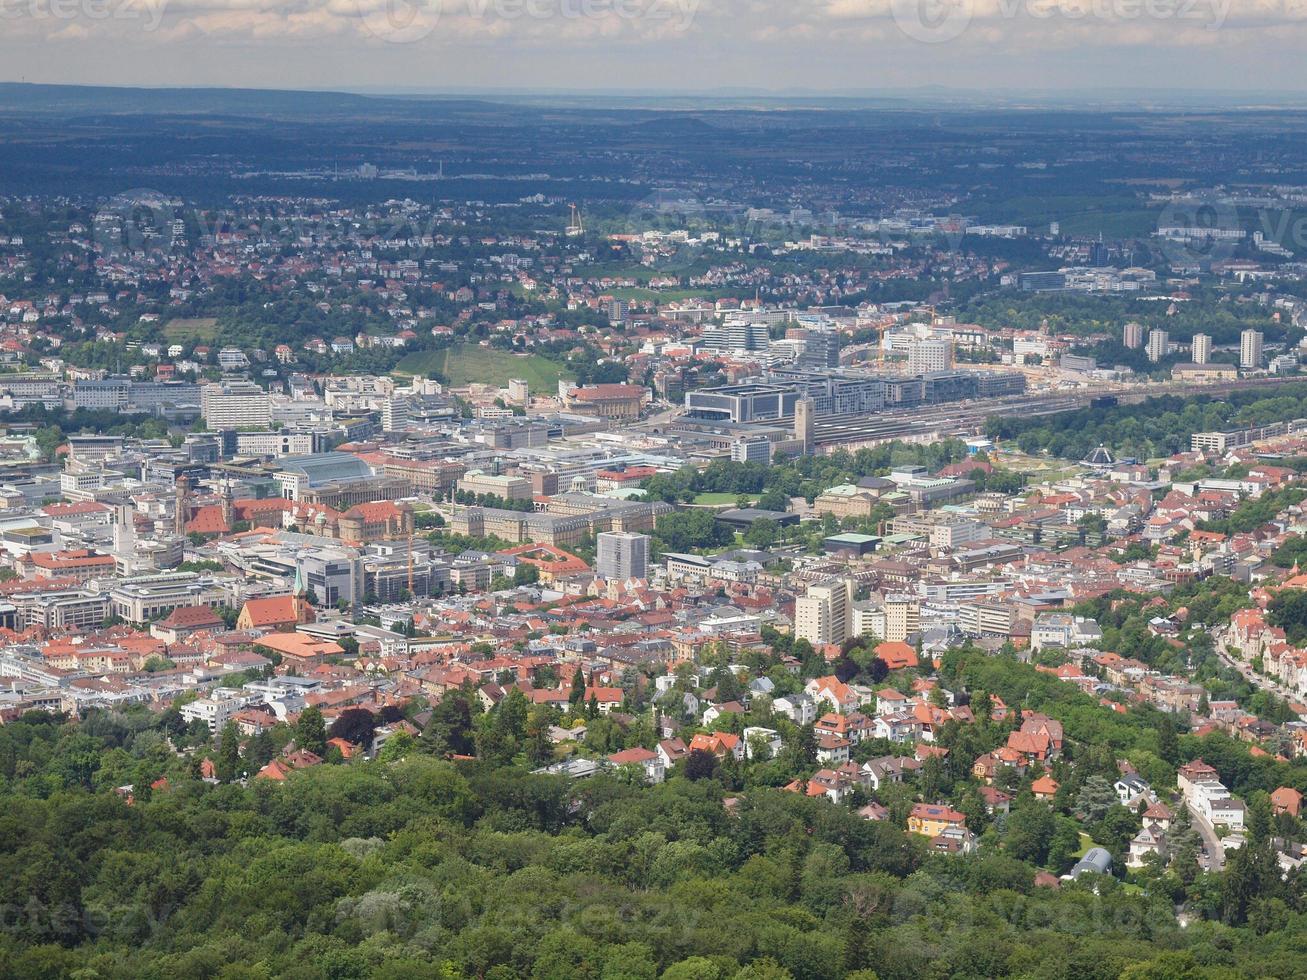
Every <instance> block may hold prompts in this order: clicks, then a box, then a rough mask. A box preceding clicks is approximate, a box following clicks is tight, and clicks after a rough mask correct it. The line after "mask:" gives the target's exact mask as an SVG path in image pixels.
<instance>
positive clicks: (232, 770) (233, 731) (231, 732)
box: [215, 721, 241, 783]
mask: <svg viewBox="0 0 1307 980" xmlns="http://www.w3.org/2000/svg"><path fill="white" fill-rule="evenodd" d="M215 766H216V768H217V776H218V779H219V781H221V782H224V783H231V782H235V781H236V780H237V779H239V778H240V776H241V736H240V729H238V728H237V727H236V723H235V722H230V721H229V722H227V724H226V725H224V726H223V728H222V733H221V734H220V735H219V737H218V761H217V762H216V763H215Z"/></svg>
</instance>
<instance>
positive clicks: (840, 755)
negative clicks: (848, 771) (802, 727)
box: [817, 735, 850, 766]
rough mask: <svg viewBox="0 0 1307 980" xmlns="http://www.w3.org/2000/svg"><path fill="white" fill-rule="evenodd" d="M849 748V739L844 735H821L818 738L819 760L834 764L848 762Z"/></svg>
mask: <svg viewBox="0 0 1307 980" xmlns="http://www.w3.org/2000/svg"><path fill="white" fill-rule="evenodd" d="M849 748H850V742H849V740H848V739H847V738H844V737H843V736H842V735H821V736H819V737H818V738H817V761H818V762H824V763H825V764H826V765H834V766H837V765H840V764H841V763H844V762H848V761H849Z"/></svg>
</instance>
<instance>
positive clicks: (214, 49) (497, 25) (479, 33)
mask: <svg viewBox="0 0 1307 980" xmlns="http://www.w3.org/2000/svg"><path fill="white" fill-rule="evenodd" d="M1305 43H1307V0H0V56H3V57H4V58H5V60H6V63H7V64H9V65H11V66H12V65H23V66H26V65H38V66H41V67H43V68H48V71H55V70H59V68H60V66H65V67H66V68H67V71H68V72H69V73H70V75H69V77H67V78H52V79H48V80H69V81H73V80H76V81H116V80H118V79H109V78H87V77H83V76H77V77H73V76H72V74H71V73H75V72H77V71H78V70H79V67H80V66H81V65H82V64H83V63H86V64H90V63H106V64H107V63H112V62H113V60H114V54H115V53H116V52H119V51H121V50H125V49H126V48H127V47H131V48H132V49H133V50H135V49H137V48H139V49H142V50H144V51H146V52H147V53H151V55H152V56H153V57H160V58H162V57H163V56H164V55H165V54H166V53H168V52H170V51H180V50H183V49H185V50H186V51H187V52H188V53H195V54H197V55H199V56H203V55H206V54H211V55H212V57H213V58H214V59H217V58H219V57H220V56H221V57H222V58H225V59H231V58H234V57H236V53H239V56H240V58H241V60H242V63H243V64H245V65H246V66H247V67H248V66H251V65H262V66H265V67H266V68H267V69H268V71H269V73H271V74H273V75H275V71H276V69H277V67H278V66H279V65H280V64H281V63H283V62H289V61H293V60H294V59H291V58H290V57H289V56H290V53H292V52H300V53H302V54H303V55H304V56H305V57H306V58H312V57H314V55H315V53H316V52H318V51H320V50H321V51H328V50H329V51H330V52H331V58H332V59H334V60H331V59H328V58H327V57H325V56H323V57H321V58H319V59H318V67H317V68H315V69H314V70H315V72H321V73H322V75H323V76H324V77H326V78H328V79H331V78H336V79H337V81H336V84H343V85H349V84H353V83H355V81H356V78H355V76H356V75H357V76H358V77H362V78H367V79H369V80H371V79H378V78H382V77H386V76H387V74H388V73H390V72H394V73H395V74H396V75H398V73H399V72H400V71H401V67H400V66H401V65H402V66H403V68H402V70H403V72H404V74H403V77H404V78H405V79H406V80H407V82H408V83H409V84H419V85H421V84H430V85H439V84H442V83H443V84H449V83H460V82H466V83H470V84H485V83H486V76H487V75H489V76H491V77H494V76H495V75H496V74H497V75H498V76H499V77H500V78H501V84H505V85H510V86H511V85H519V84H530V83H531V82H542V83H544V84H555V83H558V82H562V81H563V80H564V78H565V77H566V83H567V84H577V80H578V79H576V78H572V77H567V76H568V75H569V73H572V74H574V75H577V76H580V77H581V79H588V80H589V84H591V85H595V84H601V85H605V86H612V87H623V86H624V85H626V84H628V83H630V82H634V83H635V84H638V82H635V80H634V79H633V78H628V77H627V73H628V72H629V71H631V70H633V67H634V66H635V65H636V64H642V65H644V66H645V70H646V75H647V76H648V77H658V78H665V79H669V81H670V82H671V83H672V84H675V81H676V79H678V78H680V79H686V80H687V83H688V80H689V79H694V80H695V81H696V82H697V81H699V80H700V79H701V78H703V77H707V76H710V75H711V76H714V77H713V80H712V82H711V84H746V85H778V86H782V87H783V86H786V85H795V84H798V85H813V86H824V87H837V86H852V85H859V84H864V83H865V79H866V78H869V77H872V76H874V75H875V74H876V73H877V72H880V71H882V70H883V71H886V72H888V71H891V70H892V71H894V72H897V73H898V75H897V77H898V78H900V79H901V81H902V82H905V83H908V84H921V83H928V82H932V81H937V80H941V81H942V80H944V78H945V77H947V78H948V80H949V82H950V83H952V84H957V82H958V78H959V77H960V76H959V75H958V72H960V71H962V70H963V69H965V71H967V72H969V73H970V76H969V77H970V78H972V79H973V80H974V82H975V83H976V84H982V85H983V84H995V83H1001V82H1003V81H1004V80H1005V79H1006V76H1007V74H1009V73H1013V72H1016V71H1018V70H1019V69H1020V66H1022V65H1030V66H1034V65H1040V66H1045V67H1046V66H1050V65H1051V66H1052V67H1053V69H1054V70H1057V69H1058V68H1059V67H1060V64H1059V61H1058V59H1059V58H1063V59H1064V61H1066V62H1068V63H1070V62H1075V63H1077V64H1084V65H1088V64H1089V62H1090V61H1092V60H1094V59H1098V63H1099V64H1100V66H1103V67H1102V68H1101V69H1100V70H1101V71H1103V72H1104V73H1105V74H1106V73H1109V72H1115V71H1119V66H1120V64H1121V61H1120V59H1121V58H1123V57H1124V58H1128V59H1132V60H1131V61H1130V64H1131V65H1132V66H1133V68H1134V70H1136V71H1137V72H1138V73H1140V74H1141V76H1142V77H1144V78H1147V77H1148V75H1147V72H1148V70H1149V69H1150V68H1151V67H1152V66H1153V65H1154V64H1155V63H1156V61H1157V59H1159V58H1162V57H1163V55H1162V53H1164V52H1175V56H1174V57H1173V58H1172V59H1171V63H1170V64H1169V65H1167V66H1166V73H1165V74H1162V73H1161V69H1159V73H1158V75H1157V77H1158V78H1165V79H1167V82H1166V84H1168V85H1174V84H1177V82H1179V81H1181V80H1180V79H1179V78H1177V77H1176V76H1177V72H1178V71H1183V69H1184V65H1185V62H1184V61H1183V57H1184V56H1183V54H1182V52H1185V51H1188V50H1191V49H1197V50H1200V51H1201V52H1202V55H1201V56H1202V57H1204V58H1210V59H1212V62H1211V65H1210V66H1209V65H1207V64H1204V65H1202V66H1201V67H1202V69H1203V70H1202V71H1201V72H1199V73H1198V77H1197V78H1195V79H1193V81H1192V82H1191V83H1192V84H1199V83H1201V84H1202V85H1204V86H1211V85H1219V84H1220V82H1219V81H1218V75H1217V74H1216V73H1214V72H1212V71H1208V68H1209V67H1213V66H1216V65H1217V64H1218V63H1219V64H1220V65H1224V66H1225V70H1226V71H1227V74H1228V75H1229V77H1232V78H1235V79H1239V80H1240V81H1241V83H1242V84H1253V83H1255V81H1256V80H1257V79H1256V77H1255V76H1256V75H1257V72H1254V71H1252V70H1250V66H1256V67H1257V69H1258V70H1259V71H1261V70H1263V69H1264V67H1265V66H1266V65H1268V64H1270V63H1271V62H1273V61H1275V60H1276V59H1279V60H1280V61H1282V62H1284V63H1286V64H1290V65H1296V63H1297V60H1296V53H1297V52H1300V51H1301V50H1302V49H1303V47H1304V44H1305ZM34 45H38V46H48V49H49V53H53V52H60V53H61V54H63V55H64V57H63V60H62V61H59V60H53V61H52V60H51V59H50V57H49V53H38V52H40V51H41V48H40V47H34ZM67 52H83V53H84V52H96V53H97V54H99V55H100V56H101V57H100V60H99V61H98V62H97V61H96V59H94V58H92V59H85V61H83V58H82V55H78V54H74V55H72V56H68V55H67V54H65V53H67ZM219 53H221V55H219ZM533 54H534V56H535V60H531V56H532V55H533ZM551 56H552V57H553V58H555V59H556V61H557V66H556V67H555V68H550V67H548V62H547V61H546V60H542V59H547V58H548V57H551ZM1291 56H1295V57H1291ZM528 61H530V62H531V68H530V69H529V70H530V71H531V72H532V73H533V75H532V76H531V77H525V76H524V77H516V74H515V73H516V72H518V71H527V70H528V69H527V68H526V67H524V66H525V64H526V62H528ZM184 62H185V59H184V58H179V59H178V63H179V64H183V65H184ZM782 63H784V64H782ZM415 66H416V68H415ZM887 66H893V67H892V69H891V68H890V67H887ZM1109 66H1110V67H1109ZM469 69H470V70H471V71H472V72H473V74H474V75H475V76H476V78H475V80H473V79H472V78H468V77H467V71H468V70H469ZM782 69H783V70H782ZM415 70H416V71H418V72H419V74H418V75H417V76H415V75H414V71H415ZM451 73H452V77H451ZM551 73H552V74H553V75H554V77H548V78H546V77H542V76H543V75H549V74H551ZM47 74H48V72H47ZM172 74H173V77H169V78H168V79H166V81H169V82H174V83H181V84H186V83H188V82H191V81H193V80H192V79H189V78H187V77H185V71H184V67H183V68H182V69H175V70H174V71H173V73H172ZM179 75H180V77H178V76H179ZM1293 76H1294V73H1293V72H1292V71H1290V72H1289V74H1288V75H1287V76H1286V75H1285V73H1284V72H1281V73H1280V74H1278V75H1275V74H1269V73H1267V74H1265V75H1264V82H1263V87H1272V86H1273V85H1274V84H1276V83H1277V82H1283V83H1285V84H1301V83H1299V82H1297V81H1296V78H1295V77H1293ZM597 77H598V78H601V81H599V82H596V81H594V79H595V78H597ZM159 80H160V81H163V80H164V79H159ZM1102 81H1103V83H1104V84H1116V83H1117V82H1118V81H1120V79H1119V78H1117V77H1104V78H1103V79H1102ZM287 83H288V84H314V83H315V82H309V81H308V80H307V78H306V79H305V80H304V81H298V80H292V79H287ZM317 83H320V82H317Z"/></svg>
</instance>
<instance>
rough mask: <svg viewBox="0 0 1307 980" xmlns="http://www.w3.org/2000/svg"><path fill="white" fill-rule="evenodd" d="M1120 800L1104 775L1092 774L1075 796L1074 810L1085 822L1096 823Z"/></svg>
mask: <svg viewBox="0 0 1307 980" xmlns="http://www.w3.org/2000/svg"><path fill="white" fill-rule="evenodd" d="M1119 802H1120V801H1119V800H1118V798H1117V795H1116V790H1114V789H1113V788H1112V784H1111V783H1109V782H1108V781H1107V780H1106V779H1105V778H1104V777H1102V776H1098V775H1094V776H1090V777H1089V778H1088V779H1086V780H1085V783H1084V785H1083V786H1081V787H1080V794H1079V795H1078V796H1077V797H1076V812H1077V813H1079V814H1080V816H1081V817H1082V818H1083V819H1084V820H1085V822H1086V823H1097V822H1098V821H1100V820H1102V819H1103V817H1104V816H1106V815H1107V811H1108V810H1110V809H1111V808H1112V807H1114V806H1116V805H1117V803H1119Z"/></svg>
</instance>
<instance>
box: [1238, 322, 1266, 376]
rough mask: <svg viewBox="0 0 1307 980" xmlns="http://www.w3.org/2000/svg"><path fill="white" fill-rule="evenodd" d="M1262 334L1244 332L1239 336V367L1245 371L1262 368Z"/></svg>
mask: <svg viewBox="0 0 1307 980" xmlns="http://www.w3.org/2000/svg"><path fill="white" fill-rule="evenodd" d="M1262 341H1263V337H1262V332H1261V331H1260V330H1245V331H1244V332H1243V333H1241V334H1239V366H1240V367H1241V368H1243V369H1244V370H1246V371H1256V370H1257V369H1258V368H1260V367H1261V366H1262Z"/></svg>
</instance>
